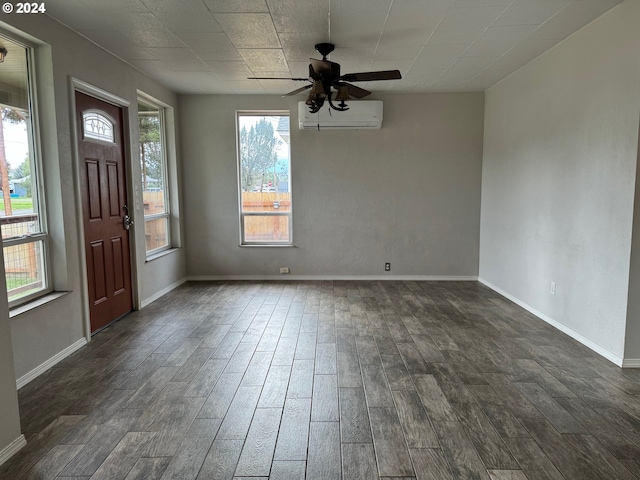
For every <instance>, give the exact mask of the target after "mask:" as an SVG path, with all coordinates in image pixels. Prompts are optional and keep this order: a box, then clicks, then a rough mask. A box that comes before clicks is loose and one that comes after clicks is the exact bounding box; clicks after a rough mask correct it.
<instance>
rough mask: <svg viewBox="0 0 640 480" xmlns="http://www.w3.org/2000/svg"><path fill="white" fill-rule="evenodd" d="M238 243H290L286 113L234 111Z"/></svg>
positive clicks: (289, 185) (289, 157) (290, 206)
mask: <svg viewBox="0 0 640 480" xmlns="http://www.w3.org/2000/svg"><path fill="white" fill-rule="evenodd" d="M236 116H237V135H238V138H237V143H238V183H239V194H240V199H239V200H240V201H239V204H240V243H241V244H242V245H291V244H292V242H293V236H292V225H291V208H292V203H291V156H290V149H289V112H237V115H236Z"/></svg>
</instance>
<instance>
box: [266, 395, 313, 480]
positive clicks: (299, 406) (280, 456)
mask: <svg viewBox="0 0 640 480" xmlns="http://www.w3.org/2000/svg"><path fill="white" fill-rule="evenodd" d="M310 418H311V399H310V398H287V400H286V401H285V404H284V411H283V413H282V421H281V423H280V430H279V431H278V440H277V444H276V450H275V454H274V457H273V458H274V459H275V460H288V461H292V460H302V461H305V460H306V459H307V444H308V440H309V422H310ZM303 472H304V471H303Z"/></svg>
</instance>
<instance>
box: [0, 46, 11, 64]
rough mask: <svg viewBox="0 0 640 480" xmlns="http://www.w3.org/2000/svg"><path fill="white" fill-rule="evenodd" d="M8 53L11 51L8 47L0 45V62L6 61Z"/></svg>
mask: <svg viewBox="0 0 640 480" xmlns="http://www.w3.org/2000/svg"><path fill="white" fill-rule="evenodd" d="M7 53H9V51H8V50H7V49H6V48H4V47H0V63H2V62H4V59H5V57H6V56H7Z"/></svg>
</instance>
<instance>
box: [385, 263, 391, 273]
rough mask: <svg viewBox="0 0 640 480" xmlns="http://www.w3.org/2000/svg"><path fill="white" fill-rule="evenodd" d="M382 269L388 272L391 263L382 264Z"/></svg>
mask: <svg viewBox="0 0 640 480" xmlns="http://www.w3.org/2000/svg"><path fill="white" fill-rule="evenodd" d="M384 271H385V272H390V271H391V264H390V263H389V262H387V263H385V264H384Z"/></svg>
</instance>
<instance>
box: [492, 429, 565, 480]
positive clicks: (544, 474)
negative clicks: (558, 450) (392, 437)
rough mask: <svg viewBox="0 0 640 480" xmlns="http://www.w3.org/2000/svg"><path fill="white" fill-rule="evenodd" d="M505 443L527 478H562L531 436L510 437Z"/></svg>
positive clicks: (544, 479) (555, 479) (554, 479)
mask: <svg viewBox="0 0 640 480" xmlns="http://www.w3.org/2000/svg"><path fill="white" fill-rule="evenodd" d="M505 443H506V444H507V445H508V447H509V450H511V453H512V454H513V456H514V457H515V459H516V460H517V461H518V463H519V464H520V467H521V468H522V470H523V471H524V473H525V475H526V476H527V478H535V479H540V480H563V479H564V477H563V476H562V475H561V474H560V472H559V471H558V469H557V468H556V466H555V465H554V464H553V462H552V461H551V460H550V459H549V457H547V455H545V453H544V452H543V451H542V449H541V448H540V447H539V446H538V444H537V443H536V441H535V440H534V439H532V438H510V439H506V440H505Z"/></svg>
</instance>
